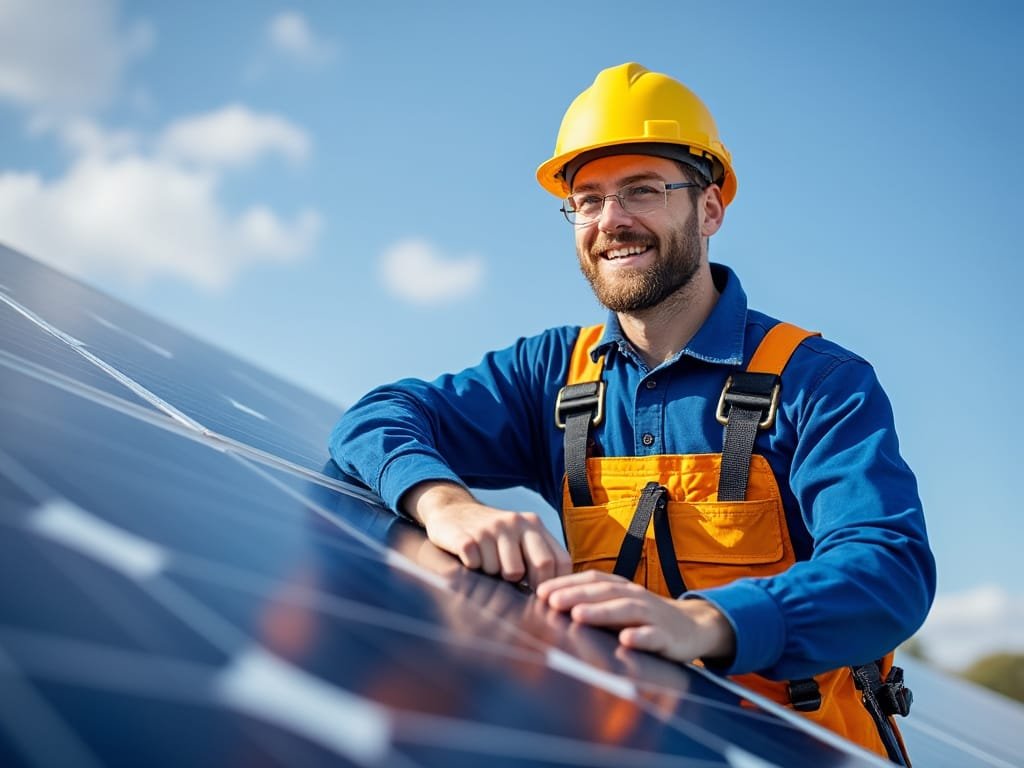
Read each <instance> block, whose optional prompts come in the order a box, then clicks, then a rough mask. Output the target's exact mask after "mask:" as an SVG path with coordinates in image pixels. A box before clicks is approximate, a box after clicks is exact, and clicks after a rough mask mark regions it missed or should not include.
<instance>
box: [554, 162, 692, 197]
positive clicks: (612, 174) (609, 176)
mask: <svg viewBox="0 0 1024 768" xmlns="http://www.w3.org/2000/svg"><path fill="white" fill-rule="evenodd" d="M679 175H680V173H679V166H678V165H676V163H675V162H674V161H672V160H668V159H667V158H664V157H653V156H651V155H610V156H608V157H601V158H598V159H597V160H592V161H591V162H589V163H587V164H586V165H584V166H583V167H582V168H580V169H579V171H578V172H577V173H576V178H575V179H573V184H572V188H573V190H577V189H580V188H589V187H601V188H604V187H615V186H619V185H621V184H624V183H626V182H628V181H630V180H631V179H634V178H638V177H644V176H651V177H653V178H658V179H662V180H668V179H675V178H676V177H678V176H679Z"/></svg>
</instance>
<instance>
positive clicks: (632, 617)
mask: <svg viewBox="0 0 1024 768" xmlns="http://www.w3.org/2000/svg"><path fill="white" fill-rule="evenodd" d="M569 615H570V616H571V617H572V620H573V621H578V622H579V623H581V624H589V625H591V626H593V627H613V628H622V627H633V626H637V625H643V624H647V623H648V622H649V621H650V610H649V609H648V606H647V605H646V604H645V603H644V602H642V601H640V600H637V599H636V598H635V597H632V596H630V597H615V598H611V599H608V600H602V601H598V602H586V603H577V604H576V605H574V606H573V607H572V609H571V610H570V612H569Z"/></svg>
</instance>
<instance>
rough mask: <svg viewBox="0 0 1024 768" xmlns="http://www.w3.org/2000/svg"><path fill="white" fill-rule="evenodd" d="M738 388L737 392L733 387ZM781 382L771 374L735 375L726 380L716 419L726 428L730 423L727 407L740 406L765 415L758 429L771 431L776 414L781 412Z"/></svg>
mask: <svg viewBox="0 0 1024 768" xmlns="http://www.w3.org/2000/svg"><path fill="white" fill-rule="evenodd" d="M734 385H735V387H736V389H735V391H734V390H733V387H734ZM779 390H780V385H779V380H778V377H777V376H775V375H773V374H770V373H747V372H744V373H734V374H733V375H732V376H730V377H729V378H728V379H726V380H725V386H724V387H723V388H722V394H721V396H720V397H719V398H718V409H717V411H716V412H715V418H716V419H718V423H719V424H721V425H722V426H725V425H727V424H728V423H729V413H728V411H729V410H730V409H727V408H726V406H730V408H731V406H732V405H740V406H743V407H745V408H754V409H757V410H760V411H761V412H762V413H764V418H762V419H761V421H759V422H758V423H757V427H758V429H769V428H770V427H771V426H772V424H774V423H775V414H776V413H778V410H779Z"/></svg>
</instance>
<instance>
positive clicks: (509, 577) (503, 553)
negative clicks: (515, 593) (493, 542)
mask: <svg viewBox="0 0 1024 768" xmlns="http://www.w3.org/2000/svg"><path fill="white" fill-rule="evenodd" d="M520 547H521V545H520V537H519V536H518V535H516V533H514V532H509V533H502V534H501V535H499V536H498V547H497V552H498V558H499V561H500V562H499V567H500V569H501V578H503V579H505V581H512V582H516V581H520V580H522V578H523V576H525V575H526V565H525V564H524V563H523V552H522V549H521V548H520Z"/></svg>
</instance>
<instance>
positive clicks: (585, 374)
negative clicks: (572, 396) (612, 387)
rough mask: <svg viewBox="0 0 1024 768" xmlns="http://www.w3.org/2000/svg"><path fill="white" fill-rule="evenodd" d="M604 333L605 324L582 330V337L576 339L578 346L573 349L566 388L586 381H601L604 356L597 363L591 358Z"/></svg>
mask: <svg viewBox="0 0 1024 768" xmlns="http://www.w3.org/2000/svg"><path fill="white" fill-rule="evenodd" d="M603 333H604V325H603V324H602V325H592V326H590V327H589V328H581V329H580V335H579V336H577V337H576V346H574V347H573V349H572V359H571V360H570V361H569V375H568V376H567V377H566V381H565V384H566V386H570V385H572V384H581V383H583V382H584V381H600V380H601V372H602V371H603V370H604V355H601V357H599V358H597V362H596V363H595V362H594V361H593V360H592V359H591V357H590V351H591V350H592V349H593V348H594V345H596V344H597V342H599V341H600V340H601V334H603Z"/></svg>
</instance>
